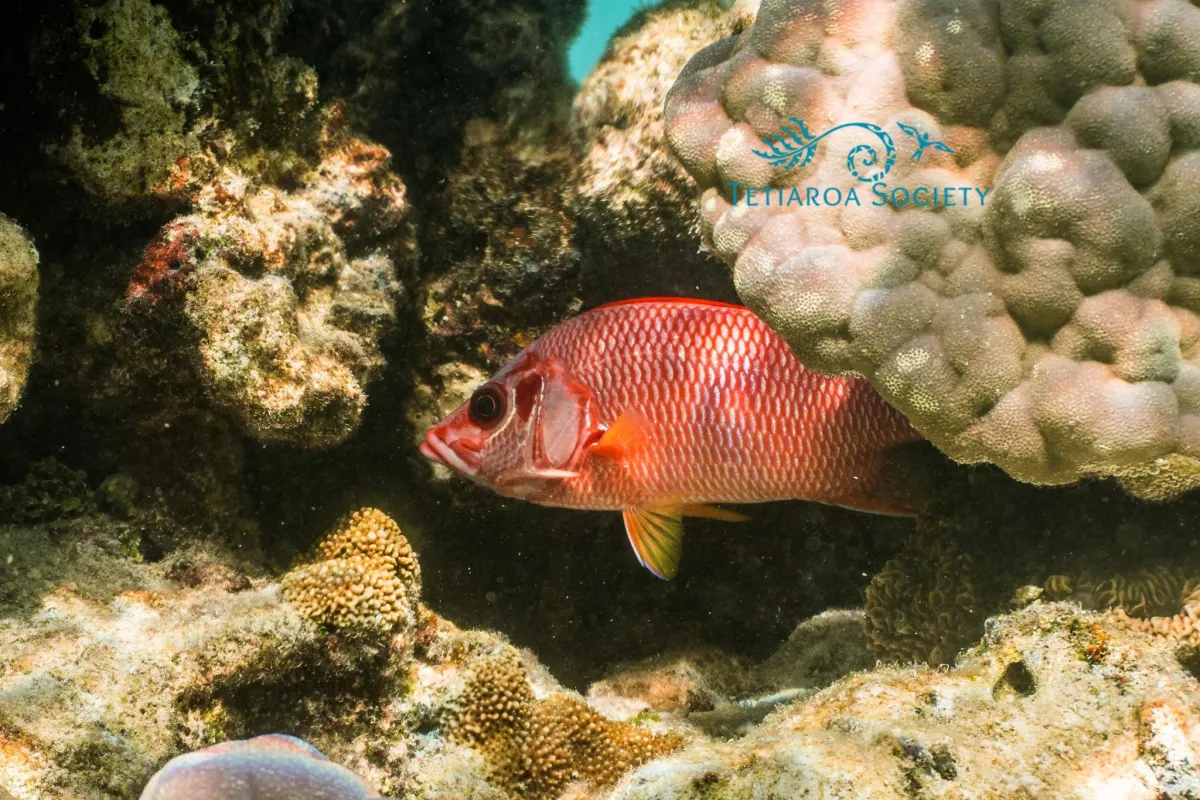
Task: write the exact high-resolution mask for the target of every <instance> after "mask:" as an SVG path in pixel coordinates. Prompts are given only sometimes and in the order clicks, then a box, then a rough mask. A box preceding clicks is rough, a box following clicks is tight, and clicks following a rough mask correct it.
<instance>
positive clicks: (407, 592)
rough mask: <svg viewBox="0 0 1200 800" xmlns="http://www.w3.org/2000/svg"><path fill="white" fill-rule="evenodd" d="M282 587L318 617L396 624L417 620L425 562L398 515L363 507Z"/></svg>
mask: <svg viewBox="0 0 1200 800" xmlns="http://www.w3.org/2000/svg"><path fill="white" fill-rule="evenodd" d="M283 592H284V596H285V597H286V598H287V600H288V602H290V603H291V604H292V605H294V606H296V607H297V608H298V609H300V611H301V612H303V613H304V614H306V615H307V616H309V617H311V618H312V619H314V620H316V621H318V622H322V623H326V624H329V625H333V626H336V627H339V628H374V629H383V630H391V629H393V628H395V627H397V626H405V627H407V626H411V625H413V624H414V622H415V620H416V606H417V600H418V598H419V597H420V594H421V568H420V565H419V564H418V563H417V558H416V555H415V554H414V553H413V551H412V548H411V547H410V546H409V544H408V540H407V539H405V538H404V535H403V534H402V533H400V527H399V526H398V525H397V524H396V523H395V521H393V520H392V518H391V517H389V516H388V515H387V514H384V513H383V512H382V511H380V510H379V509H376V508H363V509H360V510H358V511H355V512H354V513H353V514H351V515H350V516H349V517H346V518H345V519H344V520H343V521H342V522H341V524H339V525H338V526H337V528H335V529H334V532H333V533H332V534H330V535H329V537H327V538H326V539H325V540H324V541H322V542H321V543H320V544H319V545H317V548H316V557H315V558H314V560H313V562H312V563H310V564H307V565H305V566H301V567H297V568H296V569H294V570H292V571H291V572H289V573H288V574H287V575H285V576H284V577H283Z"/></svg>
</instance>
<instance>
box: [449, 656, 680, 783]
mask: <svg viewBox="0 0 1200 800" xmlns="http://www.w3.org/2000/svg"><path fill="white" fill-rule="evenodd" d="M450 733H451V736H452V738H454V739H455V740H457V741H459V742H461V743H464V744H468V745H471V746H473V747H476V748H477V749H479V750H481V751H482V752H483V753H484V755H485V756H486V758H487V760H488V765H489V768H490V774H491V778H492V780H493V781H494V782H495V783H497V784H498V785H500V786H503V787H504V788H505V789H507V790H508V791H509V792H511V793H512V794H514V795H517V796H520V797H527V798H549V797H557V796H558V794H559V793H560V792H561V791H562V790H563V789H564V788H565V787H566V786H567V785H569V784H571V783H576V782H586V783H589V784H592V785H594V786H603V785H607V784H611V783H614V782H616V781H617V780H618V779H619V778H620V777H621V776H622V775H623V774H625V772H627V771H628V770H630V769H631V768H633V767H635V766H637V765H638V764H642V763H644V762H646V761H649V760H650V759H651V758H655V757H656V756H659V755H663V754H666V753H669V752H672V751H674V750H677V749H678V748H679V747H681V746H682V744H683V742H682V740H681V739H679V737H677V736H675V735H657V734H653V733H651V732H649V731H645V730H642V729H640V728H636V727H633V726H632V725H628V724H625V723H620V722H613V721H611V720H608V719H606V718H605V717H603V716H601V715H600V714H599V713H597V712H596V711H594V710H593V709H592V708H590V707H589V706H588V705H587V704H586V703H584V702H582V701H580V700H576V699H574V698H572V697H568V696H566V695H561V694H555V695H551V696H550V697H547V698H546V699H544V700H538V699H536V697H535V696H534V693H533V689H532V687H531V686H530V685H529V682H528V680H527V678H526V675H525V670H524V668H523V667H522V666H521V663H520V662H519V661H518V660H517V658H516V656H515V655H513V654H512V653H511V652H510V653H505V654H503V655H500V656H496V657H494V658H491V659H488V660H486V661H484V662H482V663H481V664H480V665H479V666H477V667H476V669H475V672H474V674H473V675H472V677H471V679H470V680H469V682H468V683H467V685H466V687H465V688H464V689H463V692H462V694H461V695H460V696H459V698H458V700H457V702H456V704H455V709H454V711H453V712H452V719H451V721H450Z"/></svg>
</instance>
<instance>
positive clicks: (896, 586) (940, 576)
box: [863, 522, 991, 665]
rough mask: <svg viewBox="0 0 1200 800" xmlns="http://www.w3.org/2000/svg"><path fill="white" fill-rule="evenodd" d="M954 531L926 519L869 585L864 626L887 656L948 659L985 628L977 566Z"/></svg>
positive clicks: (912, 659)
mask: <svg viewBox="0 0 1200 800" xmlns="http://www.w3.org/2000/svg"><path fill="white" fill-rule="evenodd" d="M951 533H952V532H950V531H947V530H943V529H942V528H940V527H939V526H937V525H936V523H929V522H923V523H922V527H921V528H919V529H918V530H917V531H916V532H915V533H913V535H912V538H910V539H909V540H908V542H907V543H906V544H905V546H904V549H903V550H901V552H900V553H899V554H897V555H896V557H895V558H893V559H892V560H891V561H889V562H888V563H887V566H885V567H884V568H883V570H882V571H881V572H880V573H879V574H877V575H876V576H875V577H873V578H872V579H871V583H870V585H868V586H867V602H866V614H865V617H864V620H863V627H864V629H865V630H866V633H867V640H868V641H869V642H870V644H871V649H872V650H873V651H874V652H875V654H876V656H878V657H879V658H881V659H883V660H885V661H894V662H895V661H898V662H917V663H923V664H924V663H927V664H933V665H938V664H949V663H952V662H953V661H954V656H955V655H956V654H957V653H958V651H959V650H960V649H962V648H963V647H964V646H966V645H968V644H970V643H971V642H973V641H975V640H976V639H978V638H979V636H980V635H981V634H982V633H983V618H984V615H985V614H986V613H987V612H988V611H990V610H991V609H989V608H987V606H986V605H985V603H984V598H983V589H982V587H981V586H980V580H979V570H978V568H977V567H976V565H975V563H974V559H972V558H971V556H970V554H969V553H966V552H964V551H963V549H962V548H960V547H959V546H958V544H957V543H956V542H955V541H954V538H953V536H952V535H951Z"/></svg>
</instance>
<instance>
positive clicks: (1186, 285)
mask: <svg viewBox="0 0 1200 800" xmlns="http://www.w3.org/2000/svg"><path fill="white" fill-rule="evenodd" d="M1198 52H1200V9H1197V8H1196V7H1195V6H1194V5H1192V4H1189V3H1186V2H1182V1H1181V0H1169V1H1168V2H1162V3H1154V4H1150V5H1144V4H1136V3H1118V4H1117V5H1116V6H1113V5H1110V4H1105V3H1101V2H1085V3H1082V4H1079V3H1074V2H1051V3H1042V2H1011V3H1001V4H998V5H989V4H985V3H968V4H965V5H961V6H955V7H954V8H950V7H948V6H943V5H940V4H937V3H932V4H931V3H920V2H909V1H908V0H899V1H897V2H890V1H889V0H851V1H850V2H845V3H839V4H838V5H837V6H836V10H835V7H833V6H823V5H821V4H820V3H815V2H807V0H805V1H804V2H789V0H766V2H764V3H763V5H762V8H761V9H760V12H759V14H758V17H757V19H756V21H755V24H754V25H753V26H752V27H751V28H750V29H749V30H747V31H746V32H744V33H742V34H741V35H740V36H739V37H736V38H729V39H725V40H723V41H721V42H720V43H718V44H715V45H712V46H711V47H708V48H706V49H705V50H703V51H702V52H701V53H699V54H697V55H696V56H695V57H694V58H693V59H692V60H691V61H690V62H689V64H688V66H687V68H686V69H685V70H684V71H683V73H682V74H681V75H680V77H679V80H678V82H677V83H676V84H675V86H674V87H673V89H672V91H671V94H670V95H669V97H668V99H667V107H666V130H667V136H668V138H669V140H670V142H671V145H672V147H673V149H674V151H675V152H676V153H677V155H678V156H679V158H680V160H681V161H682V162H683V163H684V165H685V166H686V167H687V169H688V171H689V172H690V173H691V175H692V176H693V177H694V178H695V179H696V181H697V183H698V184H699V190H700V192H701V209H702V233H703V236H704V239H705V241H706V242H707V243H708V244H709V245H710V246H711V247H712V248H713V250H714V252H715V253H716V254H718V255H719V256H720V257H721V258H723V259H725V260H726V261H727V262H729V263H730V264H732V265H733V266H734V279H735V283H736V286H737V290H738V294H739V295H740V296H741V297H742V299H743V300H745V301H746V302H747V303H748V304H749V305H750V306H751V307H752V308H754V309H755V310H756V311H757V312H759V313H760V314H761V315H762V316H763V317H764V318H765V319H766V320H768V321H769V322H770V323H771V324H772V325H773V326H775V327H776V328H777V329H778V330H779V331H780V332H781V333H783V334H784V335H785V336H786V337H787V338H788V341H789V342H790V343H791V344H792V346H793V347H794V348H795V349H796V351H797V353H798V354H799V355H800V357H801V358H802V359H803V360H804V361H805V363H807V364H809V365H811V366H812V367H814V368H816V369H819V370H822V371H824V372H830V373H846V372H856V373H859V374H862V375H865V376H867V377H868V378H869V379H870V380H871V382H872V383H873V384H874V385H875V386H876V387H877V388H878V389H879V390H880V391H881V392H882V393H883V394H884V396H885V397H887V399H888V400H889V401H891V402H892V403H893V404H894V405H896V407H897V408H899V409H900V410H901V411H903V412H904V413H905V414H906V415H907V416H908V417H909V418H910V419H911V420H912V421H913V423H914V424H915V425H916V427H917V428H918V429H919V430H920V431H921V432H922V433H924V434H925V435H927V436H928V437H929V438H930V439H931V440H932V441H933V442H934V443H935V444H936V445H937V446H938V447H939V448H940V449H942V450H943V451H944V452H945V453H947V454H948V455H950V456H951V457H953V458H955V459H957V460H959V461H962V462H970V463H974V462H991V463H995V464H998V465H1000V466H1001V467H1003V468H1004V469H1005V470H1006V471H1008V472H1009V473H1010V474H1012V475H1014V476H1015V477H1018V478H1020V479H1021V480H1025V481H1029V482H1034V483H1039V484H1058V483H1066V482H1071V481H1075V480H1077V479H1078V478H1080V477H1081V476H1086V475H1106V476H1107V475H1113V476H1117V477H1118V478H1121V479H1123V480H1124V481H1125V482H1126V485H1127V486H1128V487H1129V488H1130V489H1131V490H1133V491H1137V492H1138V493H1139V494H1142V495H1145V496H1150V497H1155V498H1163V497H1166V496H1169V495H1175V494H1178V493H1180V492H1182V491H1184V490H1186V489H1188V488H1191V487H1193V486H1197V485H1200V470H1198V469H1197V468H1196V466H1197V459H1200V424H1198V423H1197V420H1200V416H1197V409H1200V388H1198V387H1200V382H1198V380H1197V376H1198V375H1200V351H1198V350H1197V347H1196V342H1197V337H1196V331H1197V330H1200V305H1197V302H1196V299H1195V298H1196V294H1195V292H1194V287H1193V284H1194V280H1195V279H1194V277H1193V276H1192V273H1193V271H1194V265H1193V261H1194V252H1193V251H1194V250H1195V246H1194V244H1193V242H1194V241H1196V240H1197V237H1200V228H1198V227H1197V222H1196V220H1197V217H1196V215H1195V214H1194V213H1192V210H1191V209H1192V204H1191V201H1190V200H1189V198H1190V197H1192V196H1193V195H1194V191H1193V188H1194V177H1193V175H1194V150H1195V147H1196V146H1197V143H1198V142H1200V139H1198V138H1197V131H1198V130H1200V129H1198V128H1197V127H1196V125H1195V118H1196V114H1197V109H1198V108H1200V93H1198V92H1197V88H1196V84H1195V82H1194V78H1195V75H1196V74H1197V70H1198V69H1200V62H1197V60H1196V59H1197V55H1196V54H1197V53H1198ZM793 118H794V119H795V120H797V121H805V120H807V121H808V123H809V124H811V125H813V126H815V127H814V128H813V132H811V133H810V132H808V129H807V128H804V129H803V130H801V128H802V127H803V126H801V127H797V122H789V119H793ZM858 123H863V124H867V123H871V124H875V125H877V126H882V128H884V129H885V130H884V134H885V135H886V134H887V132H888V131H896V132H897V139H896V140H895V141H893V142H892V143H891V144H889V146H888V148H887V151H886V154H885V151H884V149H883V147H882V145H881V144H880V142H881V141H882V137H879V141H876V139H875V138H872V137H871V136H870V135H869V134H867V133H863V136H867V138H868V139H871V141H872V142H874V143H875V145H876V146H877V147H879V148H880V149H879V152H877V153H875V157H877V159H878V162H877V163H876V164H875V167H874V169H873V171H872V172H870V173H868V174H866V175H864V176H863V177H862V178H861V179H860V180H865V181H868V182H863V183H860V182H857V181H856V179H855V176H854V169H856V168H857V167H856V166H855V165H859V166H861V165H864V164H867V163H870V156H869V154H868V151H867V150H866V149H865V148H867V147H868V145H865V144H863V138H862V137H856V136H852V135H848V134H845V135H843V134H839V135H836V136H833V137H830V138H829V139H823V140H821V141H820V146H819V147H816V146H815V145H814V147H813V148H808V149H803V148H801V149H796V147H799V145H797V146H796V147H793V148H792V149H793V150H794V151H795V157H784V158H779V159H776V161H775V162H769V161H768V160H767V159H765V158H760V157H759V156H757V155H755V153H754V150H755V149H759V150H761V151H766V150H767V145H766V144H762V142H763V140H764V139H765V138H766V137H768V136H773V135H774V136H777V135H780V134H781V126H785V125H786V126H791V128H792V129H793V130H795V131H796V133H797V136H803V137H805V138H804V142H809V141H810V140H809V138H808V137H810V136H813V135H817V134H824V133H825V132H826V130H831V129H833V128H834V127H836V126H838V125H842V124H858ZM901 124H903V125H906V126H909V128H910V130H915V131H917V133H916V134H907V133H905V132H903V129H899V128H898V126H899V125H901ZM783 135H785V136H786V134H783ZM919 136H925V137H926V139H931V140H932V141H933V142H937V141H938V140H941V142H940V143H941V144H942V148H941V149H937V148H932V147H931V148H930V149H928V150H925V147H926V144H928V142H927V143H926V144H921V143H920V142H916V141H913V140H916V139H918V138H919ZM788 141H789V144H788V146H789V147H792V145H791V144H790V141H791V140H788ZM796 141H797V142H800V141H801V140H800V139H797V140H796ZM768 144H769V142H768ZM914 144H916V145H917V147H919V148H920V149H919V150H918V149H915V148H914ZM781 152H782V151H781ZM918 153H920V154H921V156H922V158H920V159H919V160H918V159H917V158H916V156H917V154H918ZM806 154H810V155H812V156H813V157H812V158H811V159H807V158H805V159H804V160H803V163H801V160H802V157H803V156H805V155H806ZM847 159H850V162H851V167H852V169H850V170H848V169H847ZM893 160H895V165H894V167H891V170H890V172H889V171H888V167H889V166H890V165H891V164H892V161H893ZM793 166H794V167H795V168H794V169H791V170H790V171H789V167H793ZM880 173H882V174H883V175H884V176H885V177H884V178H883V179H882V180H878V179H879V174H880ZM858 174H862V173H858ZM873 180H874V181H877V182H874V183H871V181H873ZM735 183H736V184H741V185H742V190H741V192H740V194H741V196H742V198H743V202H740V203H736V205H735V202H734V196H733V192H734V190H735V187H734V184H735ZM919 186H924V187H926V189H927V192H932V190H933V189H934V188H937V189H940V190H943V191H942V197H943V199H944V198H945V197H946V190H949V191H950V195H951V201H952V202H953V204H954V207H953V208H951V207H948V206H947V205H946V204H944V203H943V204H940V205H938V206H937V207H932V206H929V205H926V206H924V207H921V206H917V205H914V204H913V203H909V202H908V201H909V197H910V192H915V191H916V189H915V188H914V187H919ZM746 187H779V188H781V189H783V190H784V193H785V194H786V195H788V197H789V198H790V197H791V190H792V189H793V188H795V189H796V190H797V194H796V195H795V196H796V197H801V198H806V197H808V196H809V195H812V194H813V193H814V192H815V193H816V195H817V196H818V197H817V200H816V201H815V202H813V201H810V200H805V201H803V203H802V204H797V203H793V204H791V205H784V206H781V204H780V201H779V200H778V199H776V201H775V202H774V203H773V204H772V205H771V206H770V207H768V205H767V203H766V202H765V198H766V194H760V195H758V201H757V202H756V201H755V199H754V198H753V197H750V198H748V197H747V189H746ZM854 187H858V188H859V189H861V192H862V195H861V197H865V198H866V200H860V201H859V203H858V204H855V203H853V202H850V201H849V200H848V199H847V200H846V202H844V203H833V202H832V201H829V200H826V201H824V202H822V201H821V200H820V196H823V195H821V192H824V191H825V190H826V189H831V190H836V191H837V192H838V193H844V194H845V195H846V196H847V198H848V196H849V190H850V189H851V188H854ZM872 187H874V188H872ZM969 187H974V188H969ZM881 188H882V193H883V194H884V202H877V200H878V197H879V193H878V192H876V191H875V190H877V189H881ZM889 193H891V194H889ZM897 193H902V194H897ZM781 196H782V195H778V193H772V194H771V197H772V198H776V197H781ZM929 196H931V195H929V194H927V195H926V197H927V198H928V197H929ZM893 198H899V199H896V200H895V202H893ZM913 198H914V200H915V199H917V198H916V195H913ZM964 198H965V199H966V200H971V201H973V202H969V203H964V202H962V201H963V200H964ZM1097 198H1103V202H1102V203H1099V202H1098V200H1097ZM925 202H926V203H928V199H927V200H926V201H925Z"/></svg>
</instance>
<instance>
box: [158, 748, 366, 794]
mask: <svg viewBox="0 0 1200 800" xmlns="http://www.w3.org/2000/svg"><path fill="white" fill-rule="evenodd" d="M298 797H326V798H331V800H360V798H367V797H379V793H378V792H376V791H375V790H374V789H373V788H371V786H370V785H369V784H368V783H367V782H366V781H364V780H363V779H362V778H359V777H358V776H356V775H355V774H354V773H352V772H350V770H348V769H346V768H345V767H342V766H339V765H337V764H334V763H332V762H330V761H329V760H328V759H327V758H325V756H324V755H322V754H321V751H320V750H317V749H316V748H315V747H313V746H312V745H310V744H308V743H307V742H305V741H303V740H302V739H297V738H295V737H294V736H285V735H282V734H267V735H264V736H256V737H255V738H253V739H247V740H245V741H237V742H222V743H221V744H215V745H212V746H211V747H206V748H204V749H203V750H198V751H196V752H194V753H188V754H187V755H183V756H176V757H175V758H173V759H171V760H170V761H168V762H167V765H166V766H165V767H163V768H162V770H160V771H159V772H158V773H157V774H156V775H155V776H154V777H153V778H151V779H150V783H148V784H147V785H146V788H145V789H143V790H142V794H141V800H293V799H294V798H298Z"/></svg>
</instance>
